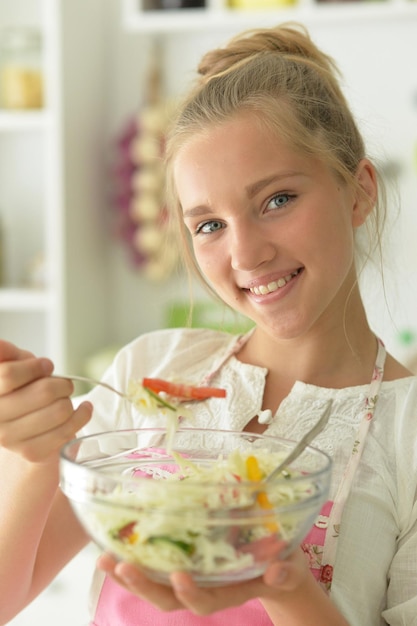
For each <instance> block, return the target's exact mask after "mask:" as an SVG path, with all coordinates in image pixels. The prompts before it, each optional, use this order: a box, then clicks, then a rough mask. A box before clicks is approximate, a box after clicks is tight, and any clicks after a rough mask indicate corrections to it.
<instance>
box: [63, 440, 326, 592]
mask: <svg viewBox="0 0 417 626" xmlns="http://www.w3.org/2000/svg"><path fill="white" fill-rule="evenodd" d="M295 443H296V442H294V441H289V440H285V439H281V438H278V437H270V436H266V435H259V434H253V433H248V432H235V431H221V430H209V429H196V428H192V429H186V428H179V429H178V430H176V431H175V433H173V432H172V431H171V430H170V429H167V430H165V429H163V428H162V429H161V428H154V429H148V428H146V429H137V430H119V431H111V432H105V433H101V434H96V435H90V436H86V437H82V438H79V439H74V440H72V441H70V442H69V443H67V444H66V445H65V446H64V447H63V449H62V451H61V459H60V474H61V489H62V491H63V493H64V494H65V495H66V496H67V497H68V498H69V500H70V502H71V505H72V507H73V509H74V511H75V513H76V515H77V517H78V519H79V520H80V522H81V524H82V525H83V527H84V528H85V530H86V531H87V533H88V534H89V536H90V537H91V538H92V539H93V540H94V541H95V542H96V543H97V544H98V546H99V547H100V548H101V549H103V550H105V551H107V552H109V553H110V554H112V555H113V556H115V557H116V558H117V559H120V560H125V561H129V562H133V563H135V564H136V565H138V566H139V567H140V568H142V569H143V570H144V571H145V572H146V573H147V575H148V576H149V577H150V578H152V579H153V580H156V581H158V582H162V583H167V584H169V574H170V573H171V572H172V571H176V570H182V571H187V572H190V573H191V574H192V576H193V578H194V579H195V580H196V581H197V582H198V584H199V585H201V586H214V585H223V584H230V583H233V582H237V581H242V580H248V579H251V578H255V577H257V576H260V575H261V574H262V573H263V572H264V571H265V569H266V567H267V565H268V563H269V562H270V560H271V559H272V558H273V557H274V555H275V554H276V552H277V549H278V548H279V547H280V546H281V547H282V544H281V543H279V542H281V541H282V540H284V541H285V543H286V547H285V550H286V552H287V553H289V552H290V551H291V550H293V549H294V548H295V547H296V546H298V545H299V544H300V542H301V541H302V540H303V538H304V537H305V535H306V534H307V532H308V531H309V529H310V528H311V526H312V524H313V522H314V520H315V518H316V516H317V515H318V513H319V511H320V508H321V506H322V504H323V503H324V502H325V500H326V498H327V494H328V489H329V482H330V475H331V460H330V458H329V457H328V456H327V455H326V454H325V453H324V452H321V451H320V450H318V449H317V448H314V447H313V446H308V447H307V448H306V449H305V451H304V452H303V453H302V454H301V456H299V457H298V459H296V461H294V462H293V463H292V464H291V465H290V466H289V467H288V468H287V471H285V472H283V474H282V475H281V476H280V477H279V478H277V479H274V480H273V481H268V483H267V484H259V482H258V481H259V479H260V478H262V477H263V476H265V475H267V474H269V473H270V472H271V471H272V469H273V468H274V467H275V466H276V465H277V464H278V463H279V462H280V461H281V460H282V459H283V458H284V456H286V455H287V454H288V453H289V452H290V451H291V450H292V448H293V447H294V445H295Z"/></svg>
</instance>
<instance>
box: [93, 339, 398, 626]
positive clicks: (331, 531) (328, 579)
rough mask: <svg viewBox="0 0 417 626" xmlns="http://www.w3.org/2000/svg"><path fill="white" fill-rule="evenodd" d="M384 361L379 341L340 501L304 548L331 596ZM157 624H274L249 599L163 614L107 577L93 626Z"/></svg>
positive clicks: (327, 509)
mask: <svg viewBox="0 0 417 626" xmlns="http://www.w3.org/2000/svg"><path fill="white" fill-rule="evenodd" d="M250 334H251V333H249V334H248V335H244V336H242V337H240V339H239V340H238V341H237V342H236V343H235V344H234V345H233V347H232V349H231V350H230V352H229V353H228V354H226V356H225V357H224V358H223V359H222V360H221V362H220V363H218V364H217V365H216V368H215V369H214V370H213V371H211V372H210V373H209V374H208V375H207V376H206V377H205V379H204V381H202V384H208V383H209V382H210V380H211V379H212V378H213V377H214V376H215V374H216V373H217V372H218V371H219V370H220V369H221V367H222V366H223V364H224V363H225V361H226V360H228V359H229V358H230V357H231V356H232V355H233V354H236V353H237V352H238V351H239V350H240V349H241V347H242V345H243V344H244V343H245V342H246V341H247V340H248V338H249V336H250ZM385 358H386V351H385V347H384V345H383V343H382V342H381V341H380V340H378V353H377V358H376V362H375V367H374V371H373V375H372V380H371V383H370V386H369V392H368V396H367V398H366V402H365V407H364V414H363V417H362V420H361V421H360V424H359V428H358V432H357V436H356V438H355V443H354V446H353V449H352V453H351V455H350V458H349V461H348V463H347V466H346V468H345V472H344V475H343V477H342V480H341V483H340V485H339V488H338V491H337V494H336V497H335V499H334V501H328V502H326V503H325V504H324V506H323V507H322V509H321V511H320V515H319V516H318V518H317V520H316V522H315V524H314V526H313V528H312V529H311V531H310V532H309V534H308V535H307V537H306V538H305V540H304V542H303V544H302V546H301V547H302V549H303V551H304V552H305V554H306V555H307V558H308V559H309V565H310V569H311V572H312V574H313V576H314V577H315V578H316V580H317V581H318V582H319V584H320V585H322V586H323V588H324V589H325V590H326V591H327V592H329V591H330V588H331V584H332V579H333V568H334V562H335V558H336V550H337V539H338V537H339V530H340V522H341V518H342V514H343V508H344V505H345V502H346V499H347V497H348V495H349V492H350V488H351V485H352V482H353V479H354V476H355V472H356V469H357V467H358V465H359V462H360V458H361V454H362V451H363V448H364V445H365V438H366V435H367V433H368V430H369V426H370V423H371V420H372V418H373V416H374V410H375V406H376V402H377V399H378V394H379V388H380V385H381V382H382V379H383V373H384V364H385ZM156 624H164V626H222V625H224V624H239V625H241V626H253V624H256V625H257V626H271V620H270V619H269V617H268V615H267V613H266V611H265V609H264V608H263V606H262V604H261V603H260V601H259V600H257V599H254V600H250V601H249V602H246V603H245V604H244V605H242V606H240V607H235V608H230V609H226V610H224V611H219V612H218V613H214V614H213V615H209V616H204V617H199V616H197V615H194V614H193V613H191V612H190V611H187V610H178V611H173V612H168V613H167V612H163V611H160V610H159V609H157V608H155V607H154V606H152V605H151V604H149V603H147V602H145V601H143V600H141V599H140V598H138V597H136V596H134V595H132V594H131V593H129V592H128V591H126V590H125V589H123V588H122V587H120V586H119V585H117V584H116V583H115V582H113V581H112V580H111V579H110V578H108V577H105V578H104V582H103V585H102V588H101V592H100V597H99V600H98V604H97V608H96V613H95V617H94V620H93V621H92V622H91V623H90V626H136V625H137V626H155V625H156Z"/></svg>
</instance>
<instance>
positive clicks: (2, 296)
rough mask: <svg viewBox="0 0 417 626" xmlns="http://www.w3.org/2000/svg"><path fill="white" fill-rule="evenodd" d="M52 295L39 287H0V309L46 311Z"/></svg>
mask: <svg viewBox="0 0 417 626" xmlns="http://www.w3.org/2000/svg"><path fill="white" fill-rule="evenodd" d="M51 302H52V296H51V294H50V293H49V292H48V291H46V290H41V289H23V288H22V289H7V288H2V289H0V311H28V312H29V311H48V309H49V308H50V306H51Z"/></svg>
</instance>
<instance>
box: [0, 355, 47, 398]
mask: <svg viewBox="0 0 417 626" xmlns="http://www.w3.org/2000/svg"><path fill="white" fill-rule="evenodd" d="M52 371H53V364H52V362H51V361H50V360H49V359H45V358H40V359H37V358H35V357H34V356H32V355H31V354H29V353H28V354H27V355H26V357H25V356H24V353H20V354H19V356H17V358H15V359H14V360H7V361H6V360H2V359H1V356H0V395H3V394H6V393H10V392H11V391H14V390H15V389H18V388H19V387H22V386H23V385H26V384H28V383H29V382H32V381H33V380H36V379H38V378H41V377H43V376H49V374H51V373H52Z"/></svg>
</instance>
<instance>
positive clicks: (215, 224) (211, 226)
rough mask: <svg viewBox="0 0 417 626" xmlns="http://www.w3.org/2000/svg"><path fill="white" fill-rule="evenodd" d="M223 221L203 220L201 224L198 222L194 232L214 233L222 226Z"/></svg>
mask: <svg viewBox="0 0 417 626" xmlns="http://www.w3.org/2000/svg"><path fill="white" fill-rule="evenodd" d="M223 227H224V226H223V223H222V222H219V221H218V220H213V221H212V222H204V223H203V224H199V225H198V226H197V228H196V230H195V234H196V235H197V234H199V233H203V234H204V235H207V234H209V233H214V232H216V231H218V230H221V229H222V228H223Z"/></svg>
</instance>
